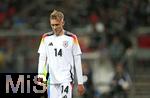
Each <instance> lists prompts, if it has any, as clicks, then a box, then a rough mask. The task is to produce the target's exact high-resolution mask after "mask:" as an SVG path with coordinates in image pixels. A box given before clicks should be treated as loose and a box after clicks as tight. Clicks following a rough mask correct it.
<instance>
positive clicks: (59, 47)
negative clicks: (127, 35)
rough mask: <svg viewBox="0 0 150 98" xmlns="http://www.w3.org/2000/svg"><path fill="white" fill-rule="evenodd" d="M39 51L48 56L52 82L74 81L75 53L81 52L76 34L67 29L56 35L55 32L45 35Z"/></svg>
mask: <svg viewBox="0 0 150 98" xmlns="http://www.w3.org/2000/svg"><path fill="white" fill-rule="evenodd" d="M38 53H40V54H43V55H45V56H46V57H47V62H46V65H48V67H47V68H48V71H49V79H50V84H56V83H63V82H72V81H73V78H74V58H73V57H74V55H79V54H81V49H80V46H79V43H78V39H77V36H76V35H75V34H72V33H69V32H67V31H65V33H64V35H61V36H56V35H55V34H54V33H53V32H48V33H46V34H44V35H43V37H42V40H41V43H40V46H39V49H38Z"/></svg>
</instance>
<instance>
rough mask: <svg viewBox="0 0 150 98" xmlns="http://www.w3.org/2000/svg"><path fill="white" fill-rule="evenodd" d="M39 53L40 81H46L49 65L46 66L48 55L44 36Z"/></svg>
mask: <svg viewBox="0 0 150 98" xmlns="http://www.w3.org/2000/svg"><path fill="white" fill-rule="evenodd" d="M38 53H39V61H38V81H39V82H43V81H46V74H47V67H46V61H47V55H46V46H45V42H44V38H42V40H41V43H40V46H39V50H38Z"/></svg>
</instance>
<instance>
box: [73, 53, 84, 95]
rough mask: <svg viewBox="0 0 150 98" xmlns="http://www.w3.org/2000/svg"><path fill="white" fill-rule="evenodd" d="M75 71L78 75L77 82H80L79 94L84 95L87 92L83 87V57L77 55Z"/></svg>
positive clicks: (75, 57)
mask: <svg viewBox="0 0 150 98" xmlns="http://www.w3.org/2000/svg"><path fill="white" fill-rule="evenodd" d="M74 60H75V69H76V74H77V81H78V87H77V88H78V93H79V95H83V94H84V92H85V88H84V85H83V75H82V66H81V55H75V56H74Z"/></svg>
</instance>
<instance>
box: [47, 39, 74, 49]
mask: <svg viewBox="0 0 150 98" xmlns="http://www.w3.org/2000/svg"><path fill="white" fill-rule="evenodd" d="M72 45H73V42H72V40H70V39H67V38H50V39H47V40H46V46H47V48H48V49H55V48H58V49H70V48H72Z"/></svg>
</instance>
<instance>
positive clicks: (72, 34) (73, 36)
mask: <svg viewBox="0 0 150 98" xmlns="http://www.w3.org/2000/svg"><path fill="white" fill-rule="evenodd" d="M65 35H66V36H69V37H72V38H77V36H76V34H74V33H72V32H69V31H66V33H65Z"/></svg>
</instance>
